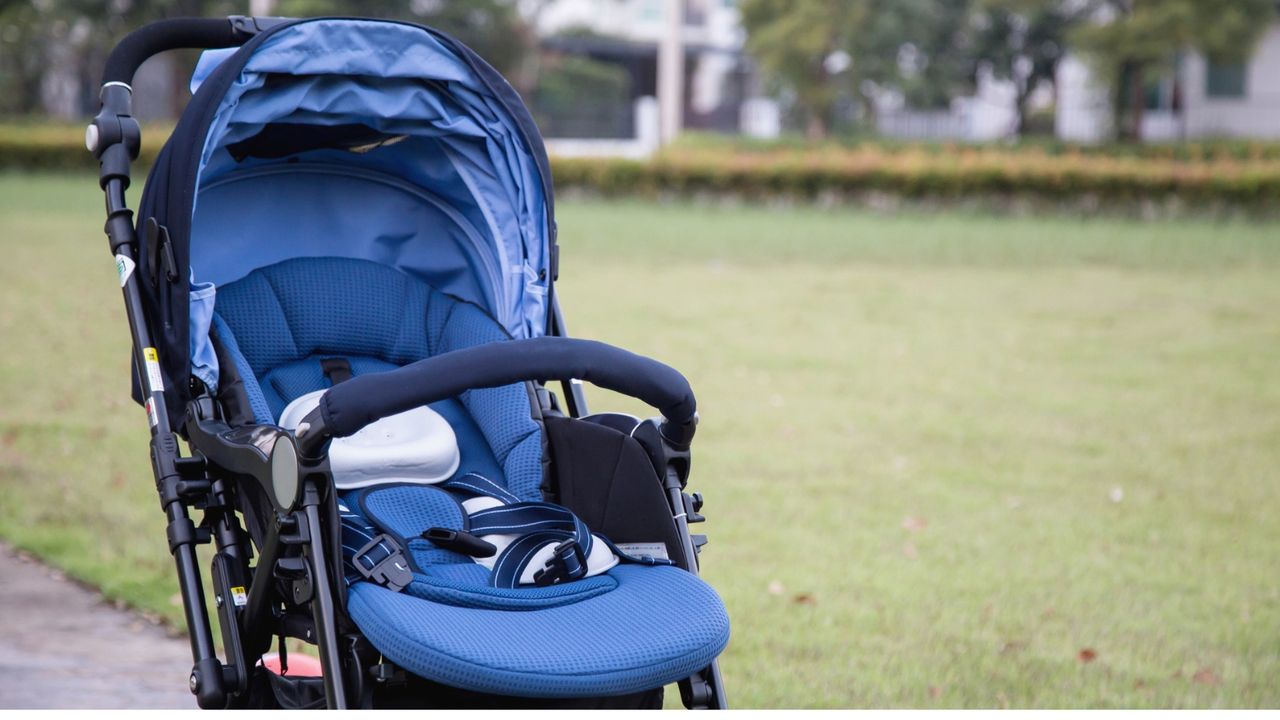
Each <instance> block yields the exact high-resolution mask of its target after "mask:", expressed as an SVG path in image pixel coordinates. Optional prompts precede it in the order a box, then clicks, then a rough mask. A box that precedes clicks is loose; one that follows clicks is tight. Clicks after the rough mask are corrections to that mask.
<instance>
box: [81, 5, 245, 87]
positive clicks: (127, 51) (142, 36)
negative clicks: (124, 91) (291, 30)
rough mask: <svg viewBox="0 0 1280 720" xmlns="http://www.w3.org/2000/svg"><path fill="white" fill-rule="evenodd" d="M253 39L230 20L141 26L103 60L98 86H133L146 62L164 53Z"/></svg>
mask: <svg viewBox="0 0 1280 720" xmlns="http://www.w3.org/2000/svg"><path fill="white" fill-rule="evenodd" d="M251 37H253V33H252V32H246V31H245V30H244V27H243V26H242V25H239V24H237V23H236V22H235V21H234V19H233V18H174V19H171V20H159V21H156V22H153V23H151V24H149V25H144V26H142V27H140V28H138V29H137V30H134V31H133V32H131V33H129V34H128V35H126V36H125V37H124V39H123V40H121V41H120V43H119V44H118V45H116V46H115V48H114V49H113V50H112V51H111V54H110V55H109V56H107V64H106V68H105V69H104V70H103V73H102V84H103V85H106V84H107V83H111V82H118V83H125V84H126V85H128V84H130V83H132V82H133V75H134V73H136V72H137V71H138V68H139V67H141V66H142V63H144V62H146V60H147V58H149V57H151V56H152V55H155V54H157V53H162V52H164V51H166V50H179V49H182V48H196V49H204V50H210V49H215V48H228V47H239V46H240V45H243V44H244V43H245V41H246V40H248V39H249V38H251Z"/></svg>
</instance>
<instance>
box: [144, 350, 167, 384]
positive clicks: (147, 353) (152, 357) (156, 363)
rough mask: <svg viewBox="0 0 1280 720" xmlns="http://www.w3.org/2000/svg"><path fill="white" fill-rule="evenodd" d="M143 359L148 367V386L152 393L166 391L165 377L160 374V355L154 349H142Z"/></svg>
mask: <svg viewBox="0 0 1280 720" xmlns="http://www.w3.org/2000/svg"><path fill="white" fill-rule="evenodd" d="M142 359H143V360H144V361H146V365H147V385H148V387H149V389H150V390H151V392H163V391H164V376H162V375H161V374H160V355H159V354H157V353H156V349H155V348H153V347H149V348H143V349H142Z"/></svg>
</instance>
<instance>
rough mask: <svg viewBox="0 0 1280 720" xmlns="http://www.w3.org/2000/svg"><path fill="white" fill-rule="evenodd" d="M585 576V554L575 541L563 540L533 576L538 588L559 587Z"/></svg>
mask: <svg viewBox="0 0 1280 720" xmlns="http://www.w3.org/2000/svg"><path fill="white" fill-rule="evenodd" d="M586 574H587V554H586V553H585V552H583V551H582V546H581V545H579V544H578V541H577V540H565V541H564V542H562V543H560V544H559V545H557V546H556V549H555V551H554V552H552V553H551V557H550V559H548V560H547V563H546V564H545V565H543V566H542V569H541V570H539V571H538V572H536V573H534V574H533V584H534V585H537V586H538V587H547V586H549V585H559V584H560V583H562V582H568V581H570V580H577V579H578V578H580V577H582V576H583V575H586Z"/></svg>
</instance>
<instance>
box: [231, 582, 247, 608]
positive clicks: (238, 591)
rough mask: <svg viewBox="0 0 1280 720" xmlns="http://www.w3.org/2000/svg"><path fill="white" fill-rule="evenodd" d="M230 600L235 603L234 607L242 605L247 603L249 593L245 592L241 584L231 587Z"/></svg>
mask: <svg viewBox="0 0 1280 720" xmlns="http://www.w3.org/2000/svg"><path fill="white" fill-rule="evenodd" d="M231 602H233V603H235V604H236V607H244V606H245V605H247V604H248V602H249V595H248V594H247V593H245V591H244V586H243V585H236V586H235V587H233V588H231Z"/></svg>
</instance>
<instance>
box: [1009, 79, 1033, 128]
mask: <svg viewBox="0 0 1280 720" xmlns="http://www.w3.org/2000/svg"><path fill="white" fill-rule="evenodd" d="M1030 98H1031V92H1030V91H1029V90H1027V89H1025V88H1023V89H1019V90H1018V96H1017V97H1016V98H1015V99H1014V101H1013V110H1014V113H1015V114H1016V115H1017V117H1016V118H1015V121H1014V122H1015V125H1014V128H1013V134H1014V135H1015V136H1017V138H1018V139H1019V140H1021V139H1022V137H1023V136H1025V135H1026V134H1027V100H1029V99H1030Z"/></svg>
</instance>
